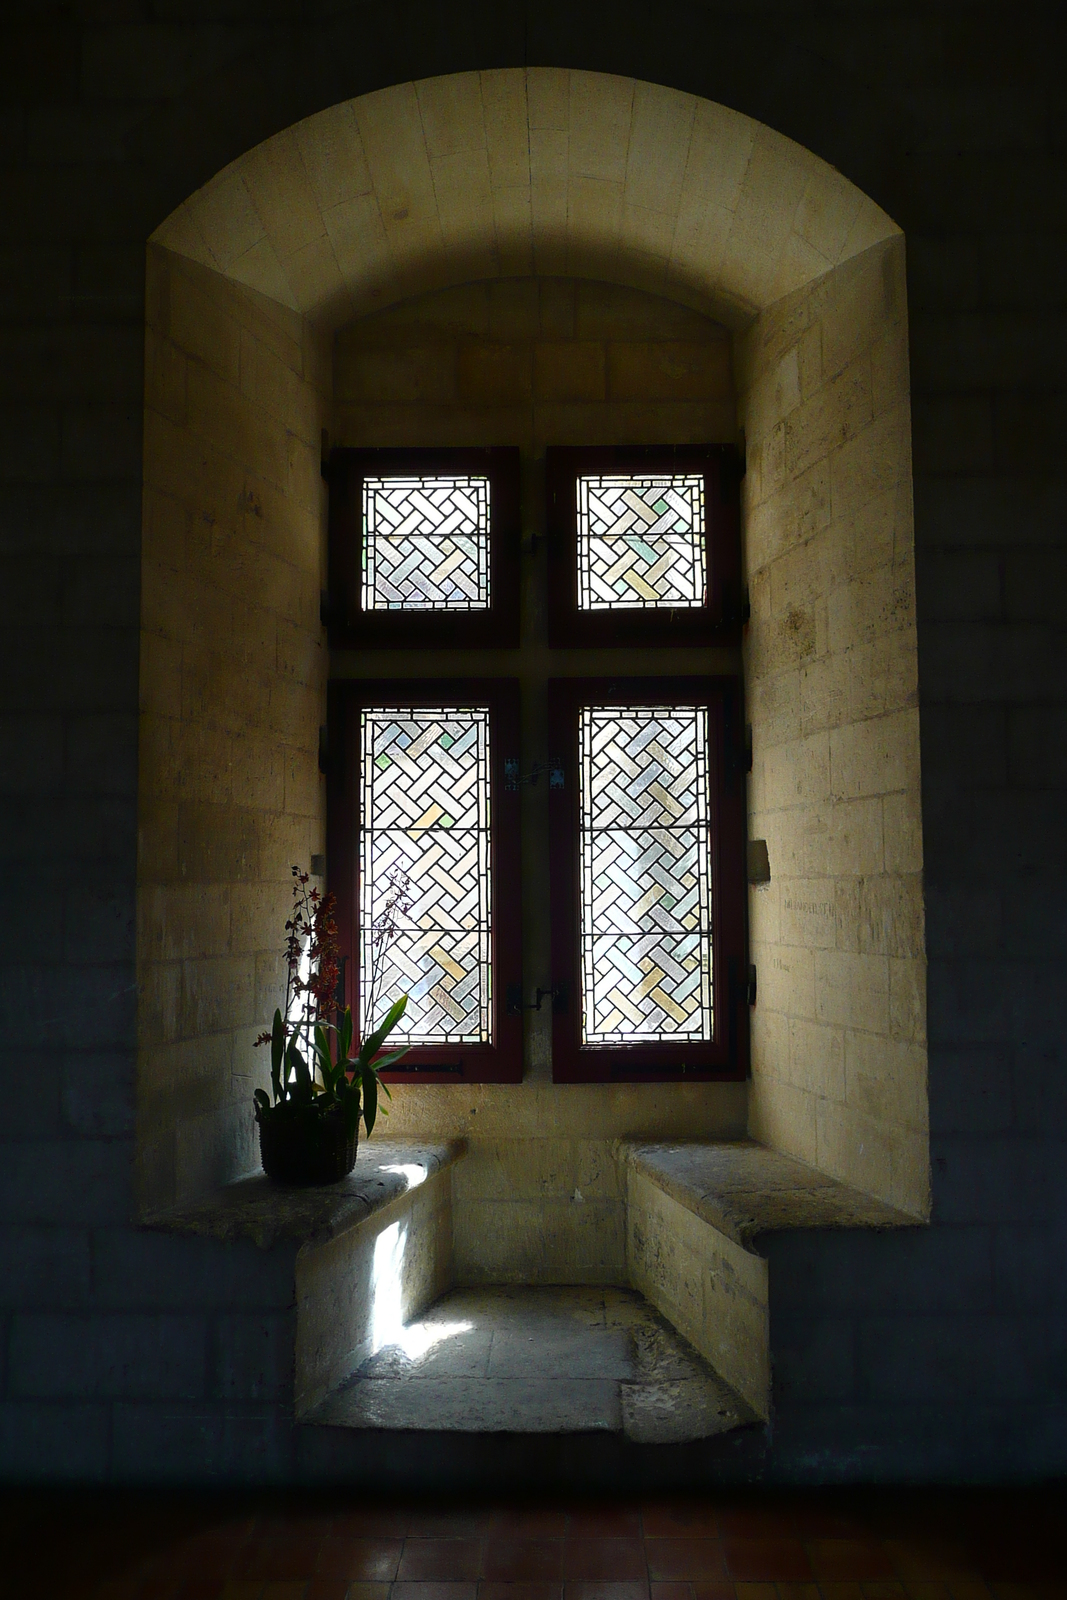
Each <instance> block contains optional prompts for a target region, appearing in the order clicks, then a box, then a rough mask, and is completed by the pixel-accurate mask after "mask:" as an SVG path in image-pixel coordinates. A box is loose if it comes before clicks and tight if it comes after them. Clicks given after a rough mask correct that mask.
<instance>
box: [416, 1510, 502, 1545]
mask: <svg viewBox="0 0 1067 1600" xmlns="http://www.w3.org/2000/svg"><path fill="white" fill-rule="evenodd" d="M403 1521H404V1534H405V1537H407V1538H409V1539H481V1538H483V1537H484V1536H485V1535H486V1534H487V1533H488V1531H489V1528H490V1526H491V1524H492V1521H493V1513H492V1510H491V1509H490V1508H489V1507H483V1508H475V1509H472V1508H470V1507H464V1506H451V1507H448V1508H435V1507H434V1506H412V1507H411V1508H410V1509H409V1510H408V1511H407V1512H406V1514H405V1516H404V1518H403Z"/></svg>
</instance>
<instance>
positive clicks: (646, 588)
mask: <svg viewBox="0 0 1067 1600" xmlns="http://www.w3.org/2000/svg"><path fill="white" fill-rule="evenodd" d="M577 488H578V493H577V513H578V607H579V609H580V610H582V611H619V610H640V609H643V608H645V607H657V606H667V607H671V608H674V609H678V608H681V607H685V608H688V607H692V606H702V605H704V604H706V599H705V587H706V586H705V577H704V479H703V476H702V475H701V474H700V473H694V474H676V475H674V476H671V475H660V474H649V475H648V476H645V477H633V476H627V477H581V478H579V479H578V486H577Z"/></svg>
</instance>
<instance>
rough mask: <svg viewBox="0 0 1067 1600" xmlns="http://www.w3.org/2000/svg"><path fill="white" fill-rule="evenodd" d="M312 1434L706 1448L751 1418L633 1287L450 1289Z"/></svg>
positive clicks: (383, 1351)
mask: <svg viewBox="0 0 1067 1600" xmlns="http://www.w3.org/2000/svg"><path fill="white" fill-rule="evenodd" d="M302 1420H303V1421H304V1422H305V1423H308V1424H311V1425H313V1426H317V1427H328V1428H356V1429H371V1430H388V1431H391V1432H392V1431H397V1432H399V1431H416V1432H434V1433H468V1434H470V1433H475V1434H502V1433H507V1434H581V1433H591V1432H592V1433H607V1434H616V1435H619V1436H621V1437H623V1438H625V1439H627V1440H630V1441H632V1442H633V1443H637V1444H679V1443H685V1442H691V1441H695V1440H700V1439H710V1438H713V1437H715V1436H716V1435H719V1434H723V1433H727V1432H729V1431H730V1430H732V1429H736V1428H744V1427H749V1426H751V1425H753V1424H756V1423H758V1422H759V1418H758V1417H757V1415H756V1413H755V1412H754V1411H753V1410H752V1409H751V1407H749V1406H748V1405H747V1404H746V1403H745V1401H744V1400H743V1399H742V1398H741V1397H740V1395H738V1394H737V1393H736V1391H735V1390H733V1389H732V1388H731V1387H730V1386H729V1385H728V1384H727V1383H725V1382H724V1381H723V1379H722V1378H721V1377H719V1375H718V1374H717V1373H716V1372H715V1371H714V1369H713V1368H712V1367H711V1366H709V1364H708V1363H707V1362H706V1361H705V1360H704V1358H703V1357H702V1356H701V1355H699V1354H698V1353H697V1351H696V1350H694V1348H693V1347H692V1345H690V1344H689V1343H688V1342H687V1341H686V1340H685V1339H684V1338H683V1337H682V1336H681V1335H680V1334H679V1333H678V1332H676V1330H675V1329H674V1328H672V1327H671V1325H670V1323H668V1322H667V1321H666V1320H665V1318H664V1317H662V1316H661V1315H660V1313H659V1312H658V1311H657V1310H656V1309H655V1308H654V1307H653V1306H652V1305H650V1304H649V1302H648V1301H647V1300H646V1299H645V1298H644V1296H643V1295H641V1294H640V1293H638V1292H637V1291H636V1290H633V1289H622V1288H601V1287H596V1288H593V1287H559V1288H541V1287H538V1288H532V1287H521V1286H519V1287H512V1286H506V1287H492V1288H468V1289H454V1290H452V1291H451V1292H450V1293H448V1294H445V1295H443V1296H442V1297H441V1298H440V1299H439V1300H437V1301H435V1302H434V1304H433V1305H431V1306H430V1307H429V1309H428V1310H426V1311H424V1312H422V1313H421V1314H420V1315H419V1316H418V1317H417V1318H415V1319H413V1320H412V1321H410V1322H409V1323H407V1324H406V1326H404V1327H403V1328H402V1329H400V1330H399V1331H396V1332H394V1333H393V1334H392V1335H391V1337H390V1339H389V1342H386V1343H383V1344H382V1345H381V1347H380V1348H379V1349H377V1350H376V1351H375V1353H374V1354H373V1355H371V1356H370V1357H369V1358H368V1359H367V1360H365V1361H364V1362H363V1364H362V1365H361V1366H360V1367H359V1368H358V1369H357V1371H356V1372H355V1373H354V1374H353V1375H352V1377H350V1378H349V1379H347V1380H346V1381H345V1382H344V1383H342V1384H340V1385H339V1386H338V1387H337V1388H336V1389H334V1390H333V1391H332V1392H331V1393H330V1394H329V1395H327V1397H326V1398H325V1400H323V1401H322V1402H321V1403H320V1404H319V1405H318V1406H316V1407H315V1408H314V1410H312V1411H311V1412H309V1413H308V1414H306V1415H305V1416H304V1418H303V1419H302Z"/></svg>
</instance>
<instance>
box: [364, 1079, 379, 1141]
mask: <svg viewBox="0 0 1067 1600" xmlns="http://www.w3.org/2000/svg"><path fill="white" fill-rule="evenodd" d="M362 1077H363V1121H364V1122H365V1123H366V1125H367V1138H368V1139H369V1138H370V1136H371V1134H372V1133H373V1132H374V1124H375V1121H376V1120H377V1116H378V1074H377V1073H376V1072H375V1070H374V1068H373V1067H364V1068H363V1073H362Z"/></svg>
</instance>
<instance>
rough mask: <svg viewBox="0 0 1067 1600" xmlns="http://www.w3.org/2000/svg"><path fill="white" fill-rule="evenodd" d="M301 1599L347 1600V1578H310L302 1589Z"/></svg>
mask: <svg viewBox="0 0 1067 1600" xmlns="http://www.w3.org/2000/svg"><path fill="white" fill-rule="evenodd" d="M302 1600H349V1583H348V1579H347V1578H323V1577H315V1578H312V1579H311V1582H310V1583H309V1584H308V1586H307V1588H306V1589H305V1590H304V1594H303V1597H302Z"/></svg>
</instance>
